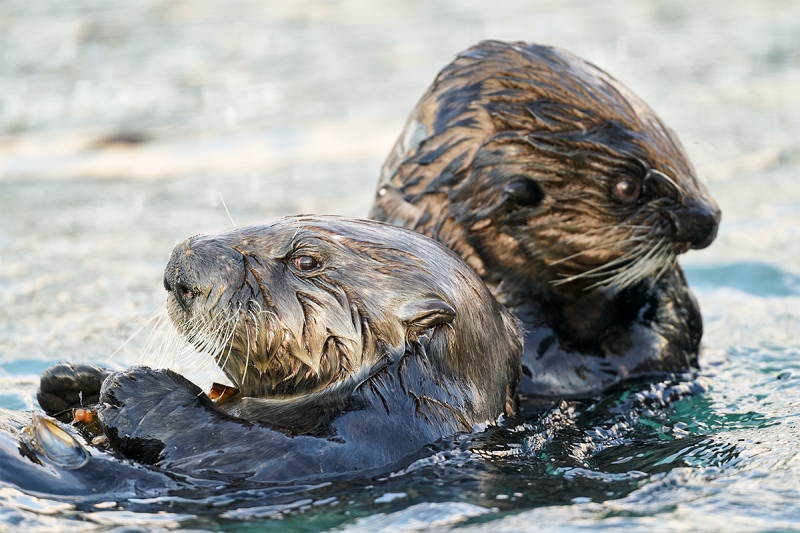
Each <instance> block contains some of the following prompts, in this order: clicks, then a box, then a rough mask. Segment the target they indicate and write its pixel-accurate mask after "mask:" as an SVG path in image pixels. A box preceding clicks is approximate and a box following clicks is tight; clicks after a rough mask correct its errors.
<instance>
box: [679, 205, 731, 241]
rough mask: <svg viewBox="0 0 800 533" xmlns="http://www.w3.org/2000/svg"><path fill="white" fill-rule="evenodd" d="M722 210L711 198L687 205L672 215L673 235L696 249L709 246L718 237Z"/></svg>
mask: <svg viewBox="0 0 800 533" xmlns="http://www.w3.org/2000/svg"><path fill="white" fill-rule="evenodd" d="M721 218H722V212H721V211H720V209H719V207H718V206H717V204H716V203H715V202H714V201H713V200H711V199H704V201H702V202H697V203H692V204H689V205H687V206H686V207H685V208H684V209H682V210H681V212H680V213H677V214H676V216H673V217H671V222H672V226H673V230H674V233H673V236H674V239H675V240H676V241H678V242H685V243H688V244H690V245H691V247H692V248H693V249H695V250H702V249H703V248H706V247H707V246H709V245H710V244H711V243H712V242H714V239H715V238H716V237H717V230H718V229H719V221H720V220H721Z"/></svg>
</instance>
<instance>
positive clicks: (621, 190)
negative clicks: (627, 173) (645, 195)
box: [613, 179, 642, 204]
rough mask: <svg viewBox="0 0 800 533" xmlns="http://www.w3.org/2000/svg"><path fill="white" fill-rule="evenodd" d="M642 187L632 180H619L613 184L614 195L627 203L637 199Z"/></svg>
mask: <svg viewBox="0 0 800 533" xmlns="http://www.w3.org/2000/svg"><path fill="white" fill-rule="evenodd" d="M641 192H642V188H641V187H640V186H639V184H638V183H637V182H635V181H633V180H628V179H625V180H620V181H618V182H617V183H616V184H615V185H614V191H613V194H614V197H615V198H616V199H617V200H619V201H620V202H623V203H626V204H629V203H631V202H635V201H636V200H638V199H639V195H640V194H641Z"/></svg>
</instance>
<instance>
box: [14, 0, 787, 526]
mask: <svg viewBox="0 0 800 533" xmlns="http://www.w3.org/2000/svg"><path fill="white" fill-rule="evenodd" d="M482 38H503V39H524V40H529V41H537V42H543V43H550V44H556V45H560V46H563V47H566V48H569V49H571V50H572V51H574V52H576V53H578V54H580V55H582V56H584V57H587V58H589V59H590V60H592V61H595V62H597V63H598V64H599V65H600V66H602V67H604V68H606V69H608V70H609V71H610V72H612V73H613V74H614V75H615V76H617V77H618V78H620V79H621V80H623V81H624V82H625V83H627V84H628V85H629V86H630V87H631V88H633V89H634V90H635V91H636V92H638V93H639V94H640V95H641V96H642V97H644V99H645V100H647V101H648V102H649V103H650V104H651V105H652V106H653V107H654V108H655V109H656V110H657V111H658V112H659V113H660V114H661V115H662V117H663V118H664V119H665V120H666V121H667V122H668V123H669V124H670V125H672V126H673V127H674V128H675V129H676V130H677V131H678V133H679V135H680V136H681V138H682V139H683V141H684V143H685V144H686V146H687V149H688V150H689V152H690V153H691V155H692V157H693V159H694V160H695V162H696V164H697V166H698V169H699V171H700V174H701V175H703V176H704V177H706V178H707V179H708V182H709V183H708V185H709V188H710V190H711V192H712V194H713V195H714V196H715V197H716V198H717V199H718V201H719V203H720V205H721V207H722V209H723V213H724V216H723V225H722V227H721V229H720V234H719V237H718V239H717V242H715V244H714V245H713V246H712V247H711V248H710V249H708V250H704V251H702V252H692V253H690V254H689V255H687V256H686V258H685V259H684V260H683V264H684V266H685V267H686V270H687V275H688V278H689V281H690V283H691V284H692V286H693V287H694V288H695V292H696V294H697V296H698V298H699V300H700V303H701V306H702V309H703V315H704V319H705V324H706V334H705V337H704V343H705V346H706V350H705V355H704V357H703V361H704V365H703V369H702V370H701V372H700V373H699V374H697V375H693V376H676V378H675V379H674V380H671V381H668V382H663V383H656V384H638V385H633V386H630V387H627V388H624V389H621V390H619V391H615V392H613V393H610V394H608V395H607V396H605V397H603V398H599V399H596V400H593V401H583V402H563V403H556V404H552V405H533V404H528V405H525V406H524V408H523V412H522V413H521V415H520V417H519V418H518V419H517V420H513V421H509V422H508V424H507V425H506V426H504V427H502V428H500V429H495V430H490V431H487V432H484V433H476V434H473V435H466V436H461V437H458V438H456V439H453V440H452V441H448V442H444V443H440V444H439V445H437V446H435V447H432V448H431V449H429V450H425V451H423V452H420V453H419V454H418V456H416V457H413V458H410V459H409V462H408V465H407V467H406V468H404V469H403V470H401V471H398V472H395V473H393V474H392V475H391V476H386V477H385V478H377V479H366V480H361V481H357V482H349V483H346V484H342V483H339V484H336V483H334V484H324V485H320V486H288V487H278V488H274V487H273V488H269V489H258V490H251V489H248V490H238V491H237V490H235V489H230V488H228V489H224V490H223V489H221V490H217V491H214V490H209V489H203V490H199V489H198V490H196V491H192V490H187V491H184V492H181V493H176V494H170V495H168V496H161V497H153V496H152V495H148V494H143V495H141V497H139V498H131V499H128V500H125V501H109V502H97V501H88V502H74V501H70V500H63V501H62V500H54V499H50V498H46V497H37V496H36V495H30V494H23V493H21V492H19V491H17V490H16V489H14V488H11V487H6V488H0V530H3V529H4V528H8V529H16V528H22V527H25V528H50V529H54V530H58V529H68V528H72V529H84V528H85V529H92V528H97V529H108V528H114V527H127V528H136V527H140V528H167V529H169V528H189V529H226V528H227V529H237V530H239V529H241V528H242V527H243V526H245V525H250V526H252V528H253V530H265V529H275V530H284V529H285V528H287V527H290V528H294V529H298V530H308V531H312V530H327V529H335V528H341V529H344V530H350V531H376V530H379V529H388V530H394V531H413V530H418V529H424V528H430V527H434V528H440V529H448V528H451V527H456V526H457V527H459V529H466V530H471V529H476V530H488V529H490V530H492V531H520V530H537V531H542V530H544V531H546V530H558V531H564V530H570V529H574V530H580V529H586V530H597V529H603V528H606V529H614V530H616V529H618V528H625V527H628V528H637V529H644V528H658V529H659V530H687V529H693V530H698V529H699V530H703V529H711V530H726V531H729V530H747V531H749V530H755V529H762V530H782V529H800V504H798V502H800V482H798V480H799V479H800V429H799V428H798V413H800V259H798V258H800V183H799V182H798V180H800V175H799V174H800V4H799V3H798V2H796V1H794V2H792V1H786V2H781V1H770V2H762V1H755V0H754V1H751V2H723V1H717V2H703V3H702V4H701V3H697V2H690V1H688V0H686V1H682V2H637V3H635V4H634V3H631V2H622V1H619V2H613V1H612V2H603V3H598V2H595V3H586V2H578V1H577V0H576V1H567V2H559V3H553V2H544V1H541V2H540V1H524V2H523V1H519V2H503V3H500V4H498V5H497V6H492V7H489V4H487V3H485V2H474V3H473V2H457V1H439V2H426V3H406V2H392V3H378V2H366V1H364V2H361V1H352V2H344V1H342V2H338V1H330V2H328V1H325V2H323V1H300V2H291V3H290V2H273V3H270V2H256V1H252V2H251V1H244V2H237V3H236V4H231V3H226V2H219V3H215V2H194V1H193V2H188V1H187V2H160V1H145V0H135V1H132V2H126V3H124V4H123V3H110V4H109V3H105V2H95V3H79V4H75V5H72V4H70V3H69V2H53V3H31V2H24V1H22V0H12V1H6V2H2V3H0V135H1V136H0V260H1V262H0V268H1V270H0V407H5V408H12V409H35V408H36V407H37V406H36V404H35V390H36V387H37V385H38V375H39V373H40V372H41V371H42V370H43V369H44V368H46V367H47V366H49V365H51V364H53V363H55V362H57V361H60V360H70V361H86V362H93V363H97V364H102V365H106V366H113V367H118V368H122V367H124V366H127V365H129V364H132V363H134V362H136V361H137V358H138V357H139V355H140V352H141V351H142V349H143V346H144V345H145V344H146V340H147V339H146V335H147V328H145V329H144V330H143V331H142V333H140V334H139V335H136V336H135V337H134V338H133V339H132V340H131V341H130V342H129V343H127V344H125V341H126V340H127V339H128V338H129V337H131V335H133V334H134V333H135V332H136V331H137V330H138V329H139V328H140V327H141V326H143V325H146V323H147V319H148V317H149V316H151V315H152V313H153V312H154V311H155V310H156V309H157V307H158V306H159V304H160V302H161V301H162V299H163V289H161V276H162V269H163V266H164V264H165V262H166V259H167V257H168V254H169V252H170V250H171V248H172V246H173V245H174V243H175V242H177V241H179V240H182V239H183V238H185V237H187V236H189V235H192V234H195V233H199V232H203V231H213V230H219V229H223V228H225V227H229V226H230V225H231V224H232V220H233V222H235V223H236V224H239V225H241V224H245V223H249V222H255V221H257V220H261V219H263V218H266V217H269V216H275V215H282V214H293V213H301V212H314V213H339V214H344V215H350V216H364V215H365V214H366V212H367V209H368V206H369V205H370V203H371V198H372V194H373V191H374V183H375V180H376V178H377V170H378V168H379V166H380V163H381V161H382V159H383V157H384V156H385V154H387V153H388V151H389V148H390V146H391V144H392V142H393V140H394V137H395V135H397V133H398V132H399V131H400V128H401V126H402V123H403V120H404V117H405V114H406V113H407V112H408V111H409V110H410V109H411V107H412V106H413V104H414V102H415V100H416V99H417V98H418V97H419V96H420V95H421V94H422V92H423V90H424V88H425V87H426V86H427V84H428V83H429V82H430V81H431V80H432V79H433V76H434V74H435V73H436V71H437V70H438V69H439V68H440V67H441V66H443V65H444V64H445V63H446V62H447V61H448V60H449V59H450V57H451V56H452V55H453V54H454V53H455V52H457V51H458V50H461V49H463V48H466V47H467V46H469V45H470V44H472V43H473V42H475V41H477V40H479V39H482ZM115 136H116V138H117V140H118V141H120V140H121V141H123V142H110V141H113V140H114V137H115ZM126 140H127V141H144V142H124V141H126ZM223 201H224V204H225V205H227V211H229V212H230V215H229V214H228V213H227V212H226V209H225V207H224V205H223ZM231 219H232V220H231ZM120 347H122V348H121V349H120ZM118 349H119V351H117V350H118ZM115 352H117V353H116V355H114V356H113V357H110V356H111V354H113V353H115ZM186 371H187V372H188V371H189V370H188V369H186ZM192 377H193V378H194V379H196V380H198V381H200V382H202V383H208V382H210V381H212V380H213V379H218V376H215V375H213V374H212V373H211V371H210V370H209V369H202V370H200V371H198V372H194V373H193V374H192Z"/></svg>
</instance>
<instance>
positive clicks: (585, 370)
mask: <svg viewBox="0 0 800 533" xmlns="http://www.w3.org/2000/svg"><path fill="white" fill-rule="evenodd" d="M370 217H371V218H373V219H377V220H382V221H386V222H389V223H392V224H396V225H399V226H404V227H407V228H410V229H413V230H415V231H419V232H421V233H424V234H426V235H429V236H431V237H433V238H435V239H437V240H439V241H440V242H442V243H444V244H445V245H447V246H448V247H449V248H451V249H453V250H454V251H456V252H457V253H458V254H459V255H461V257H463V258H464V259H465V260H466V261H467V263H469V265H470V266H472V268H473V269H475V271H476V272H477V273H478V274H479V275H480V276H481V277H482V278H483V280H484V281H485V282H486V283H487V285H488V286H489V287H490V289H491V290H492V292H493V294H494V295H495V296H496V297H497V299H498V300H499V301H500V302H501V303H502V304H504V305H505V306H507V307H508V308H509V309H511V310H512V311H513V312H514V314H515V315H516V316H517V317H518V318H519V319H520V320H521V321H522V323H523V325H524V329H525V330H526V334H525V350H524V354H523V371H524V373H525V377H524V378H523V385H522V390H523V391H524V392H525V393H527V394H533V395H543V396H580V395H591V394H596V393H598V392H601V391H603V390H606V389H608V388H609V387H611V386H613V385H615V384H617V383H619V382H621V381H623V380H625V379H627V378H633V377H638V376H643V375H646V374H651V373H661V372H680V371H685V370H687V369H690V368H692V367H694V366H695V365H696V364H697V357H698V350H699V344H700V338H701V336H702V320H701V316H700V311H699V308H698V305H697V302H696V301H695V299H694V297H693V295H692V293H691V292H690V290H689V288H688V287H687V284H686V280H685V278H684V275H683V272H682V271H681V268H680V267H679V266H678V263H677V260H676V258H677V256H678V255H679V254H681V253H683V252H686V251H687V250H689V249H690V248H694V249H700V248H704V247H706V246H708V245H709V244H711V242H712V241H713V240H714V238H715V236H716V233H717V227H718V225H719V221H720V210H719V208H718V207H717V205H716V204H715V202H714V200H713V199H712V198H711V197H710V196H709V193H708V191H707V190H706V188H705V187H704V186H703V184H702V183H700V182H699V181H698V179H697V174H696V172H695V170H694V168H693V167H692V165H691V163H690V162H689V159H688V157H687V156H686V153H685V152H684V149H683V148H682V147H681V144H680V142H679V141H678V138H677V136H676V135H675V133H674V132H673V131H672V130H670V129H669V128H668V127H667V126H666V125H665V124H664V123H663V122H662V121H661V119H659V117H658V116H657V115H656V114H655V113H654V112H653V110H652V109H650V107H648V106H647V104H645V103H644V102H643V101H642V100H640V99H639V98H638V97H637V96H635V95H634V94H633V93H632V92H631V91H629V90H628V89H627V88H626V87H625V86H623V85H622V84H621V83H620V82H618V81H617V80H615V79H614V78H612V77H611V76H610V75H608V74H607V73H605V72H604V71H602V70H601V69H599V68H597V67H596V66H594V65H592V64H590V63H588V62H586V61H584V60H582V59H580V58H579V57H576V56H574V55H572V54H570V53H569V52H566V51H564V50H560V49H558V48H553V47H549V46H540V45H535V44H525V43H505V42H498V41H486V42H481V43H479V44H478V45H476V46H474V47H472V48H470V49H469V50H467V51H465V52H463V53H461V54H459V55H458V56H457V57H456V59H455V60H454V61H453V62H452V63H451V64H449V65H448V66H446V67H445V68H444V70H442V71H441V72H440V73H439V75H438V76H437V78H436V80H435V81H434V83H433V85H431V87H430V88H429V89H428V91H427V92H426V93H425V95H424V96H423V97H422V99H421V100H420V102H419V103H418V104H417V106H416V108H415V109H414V110H413V111H412V113H411V116H410V118H409V119H408V122H407V124H406V127H405V130H404V132H403V133H402V135H401V136H400V138H399V140H398V141H397V144H396V145H395V147H394V149H393V151H392V152H391V154H390V156H389V158H388V159H387V161H386V162H385V164H384V166H383V169H382V173H381V178H380V182H379V185H378V191H377V195H376V198H375V204H374V206H373V208H372V210H371V213H370Z"/></svg>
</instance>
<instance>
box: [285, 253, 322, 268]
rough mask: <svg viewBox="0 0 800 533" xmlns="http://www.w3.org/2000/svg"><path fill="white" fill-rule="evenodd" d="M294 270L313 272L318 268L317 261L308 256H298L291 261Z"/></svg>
mask: <svg viewBox="0 0 800 533" xmlns="http://www.w3.org/2000/svg"><path fill="white" fill-rule="evenodd" d="M292 262H293V263H294V266H295V268H297V270H302V271H303V272H308V271H309V270H314V269H315V268H317V267H318V266H319V261H317V260H316V259H314V258H313V257H311V256H310V255H299V256H297V257H295V258H294V259H292Z"/></svg>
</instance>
